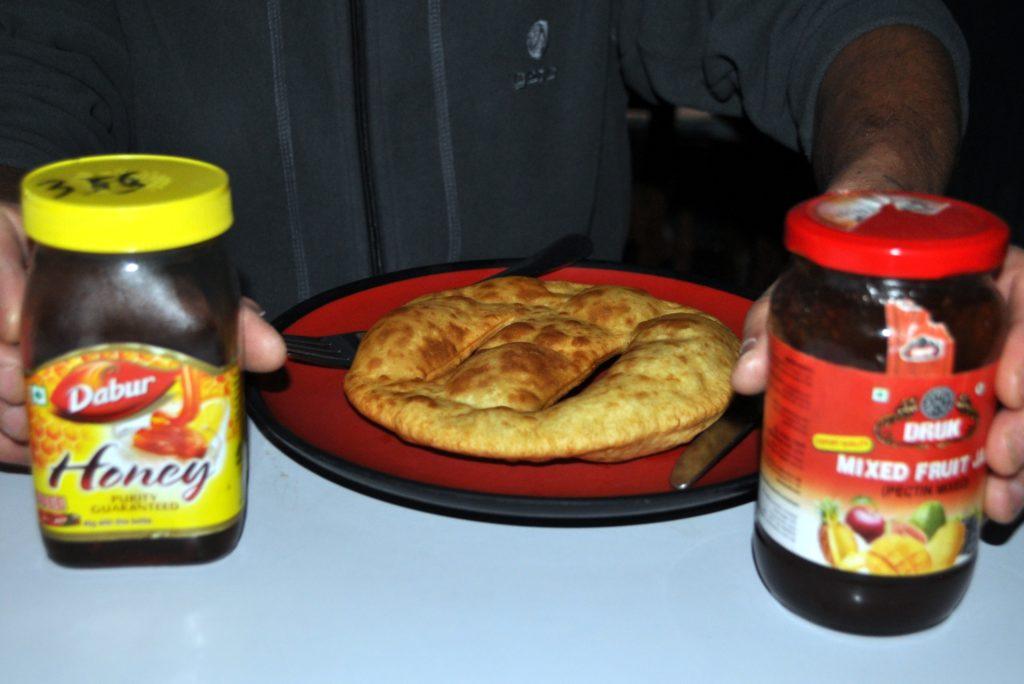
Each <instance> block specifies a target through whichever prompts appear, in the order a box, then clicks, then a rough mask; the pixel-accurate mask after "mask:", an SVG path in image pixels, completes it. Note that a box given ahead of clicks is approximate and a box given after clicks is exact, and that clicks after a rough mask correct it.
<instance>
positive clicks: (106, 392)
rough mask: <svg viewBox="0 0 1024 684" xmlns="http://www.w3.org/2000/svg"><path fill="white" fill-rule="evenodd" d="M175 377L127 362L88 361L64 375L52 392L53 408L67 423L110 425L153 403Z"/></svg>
mask: <svg viewBox="0 0 1024 684" xmlns="http://www.w3.org/2000/svg"><path fill="white" fill-rule="evenodd" d="M177 377H178V374H177V371H163V370H156V369H154V368H147V367H145V366H140V365H138V364H134V363H130V362H127V361H90V362H87V363H83V364H82V365H80V366H76V367H75V368H74V369H72V370H71V372H70V373H68V374H67V375H66V376H64V379H63V380H61V381H60V383H59V384H58V385H57V387H56V388H55V389H54V390H53V406H54V409H55V411H56V413H57V415H59V416H61V417H62V418H66V419H67V420H73V421H77V422H87V423H112V422H114V421H117V420H121V419H122V418H126V417H128V416H131V415H133V414H135V413H138V412H139V411H141V410H142V409H144V408H146V407H148V406H150V405H151V404H153V403H154V402H156V401H157V400H158V399H160V398H161V397H162V396H164V394H166V393H167V390H169V389H170V388H171V385H173V384H174V381H175V380H176V379H177Z"/></svg>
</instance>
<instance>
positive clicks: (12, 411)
mask: <svg viewBox="0 0 1024 684" xmlns="http://www.w3.org/2000/svg"><path fill="white" fill-rule="evenodd" d="M0 432H2V433H3V434H4V435H6V436H7V437H9V438H10V439H12V440H13V441H15V442H17V443H19V444H27V443H28V414H27V412H26V411H25V407H24V406H0Z"/></svg>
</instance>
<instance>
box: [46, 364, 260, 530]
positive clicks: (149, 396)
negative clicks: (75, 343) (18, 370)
mask: <svg viewBox="0 0 1024 684" xmlns="http://www.w3.org/2000/svg"><path fill="white" fill-rule="evenodd" d="M28 413H29V428H30V430H31V434H30V447H31V451H32V475H33V479H34V481H35V489H36V503H37V507H38V510H39V522H40V525H41V527H42V530H43V534H45V535H46V536H48V537H51V538H54V539H60V540H63V541H102V540H115V539H145V538H153V537H189V536H195V535H198V534H208V533H212V532H216V531H219V530H221V529H225V528H227V527H229V526H230V525H232V524H233V523H234V522H235V520H236V518H237V517H238V515H239V513H240V512H241V511H242V508H243V506H244V503H245V455H244V453H243V449H244V441H243V433H242V431H243V412H242V404H241V376H240V374H239V370H238V368H237V366H229V367H225V368H213V367H211V366H209V365H207V364H204V363H202V362H199V361H197V360H195V359H192V358H190V357H187V356H184V355H182V354H178V353H176V352H172V351H168V350H166V349H160V348H155V347H144V346H139V345H105V346H100V347H93V348H89V349H83V350H79V351H77V352H74V353H72V354H68V355H65V356H63V357H61V358H58V359H55V360H53V361H51V362H49V363H47V364H45V365H43V366H41V367H40V368H38V369H36V370H35V372H34V373H33V374H32V375H31V377H30V378H29V379H28Z"/></svg>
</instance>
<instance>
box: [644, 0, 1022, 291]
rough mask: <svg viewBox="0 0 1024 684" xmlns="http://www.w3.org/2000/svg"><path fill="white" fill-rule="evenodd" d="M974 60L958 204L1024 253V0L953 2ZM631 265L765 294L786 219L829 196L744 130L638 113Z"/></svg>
mask: <svg viewBox="0 0 1024 684" xmlns="http://www.w3.org/2000/svg"><path fill="white" fill-rule="evenodd" d="M945 2H946V4H947V6H948V7H949V8H950V10H951V11H952V12H953V15H954V17H956V20H957V22H958V23H959V24H960V28H961V30H962V31H963V32H964V35H965V37H966V39H967V43H968V45H969V47H970V50H971V91H970V98H971V111H970V116H969V121H968V127H967V132H966V134H965V136H964V140H963V143H962V147H961V150H960V155H959V160H958V163H957V167H956V169H955V171H954V174H953V178H952V180H951V183H950V187H949V188H948V190H947V194H949V195H950V196H952V197H957V198H960V199H964V200H967V201H969V202H973V203H975V204H978V205H980V206H982V207H985V208H987V209H989V210H990V211H993V212H995V213H996V214H998V215H1000V216H1002V217H1003V218H1004V219H1005V220H1006V221H1007V222H1008V223H1009V224H1010V228H1011V230H1012V231H1013V241H1014V242H1015V243H1016V244H1019V245H1024V0H945ZM630 132H631V135H632V138H633V165H634V186H633V216H632V222H631V229H630V240H629V244H628V246H627V249H626V261H628V262H631V263H635V264H640V265H643V266H651V267H662V268H671V269H673V270H675V271H677V272H679V273H681V274H684V275H685V276H687V277H690V278H693V279H698V280H700V279H704V280H709V279H710V280H712V281H716V282H720V283H726V284H729V285H730V286H731V288H732V289H735V290H738V291H740V292H745V293H747V294H754V293H759V292H760V291H762V290H763V289H764V288H765V287H767V286H768V285H769V284H770V283H771V282H772V281H773V280H774V279H775V277H776V276H777V275H778V273H779V271H780V270H781V269H782V268H783V267H784V266H785V264H786V260H787V255H786V253H785V251H784V249H783V247H782V225H783V219H784V217H785V212H786V210H787V209H788V208H789V207H790V206H792V205H793V204H795V203H796V202H799V201H800V200H802V199H805V198H807V197H810V196H813V195H814V194H816V192H817V188H816V187H815V184H814V181H813V178H812V177H811V172H810V168H809V165H808V164H807V161H806V160H805V159H804V157H803V156H802V155H800V154H798V153H795V152H792V151H790V150H787V149H785V148H783V147H781V146H780V145H778V144H776V143H774V142H772V141H771V140H769V139H767V138H766V137H765V136H763V135H761V134H760V133H758V132H757V131H755V130H754V129H753V128H751V127H750V126H749V125H748V124H746V123H745V122H742V121H735V120H731V119H722V118H717V117H709V116H707V115H703V114H701V113H699V112H693V111H688V110H678V109H674V108H672V107H668V106H664V107H649V106H638V107H636V108H634V109H633V110H632V111H631V114H630Z"/></svg>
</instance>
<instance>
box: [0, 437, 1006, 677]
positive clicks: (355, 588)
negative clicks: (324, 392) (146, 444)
mask: <svg viewBox="0 0 1024 684" xmlns="http://www.w3.org/2000/svg"><path fill="white" fill-rule="evenodd" d="M250 435H251V439H252V442H251V456H252V479H251V482H250V504H249V515H248V522H247V526H246V529H245V532H244V534H243V536H242V540H241V542H240V544H239V546H238V548H237V549H236V550H235V551H234V552H233V553H232V554H231V555H229V556H228V557H227V558H225V559H223V560H221V561H218V562H215V563H212V564H208V565H202V566H193V567H179V568H173V567H165V568H152V569H140V568H122V569H102V570H69V569H64V568H61V567H59V566H57V565H54V564H53V563H51V562H50V561H49V560H48V559H47V558H46V555H45V553H44V551H43V547H42V543H41V542H40V539H39V533H38V531H37V529H36V525H35V522H34V510H33V499H32V494H31V484H30V481H29V478H28V477H27V476H25V475H21V474H10V473H0V549H2V551H0V553H2V562H0V682H30V681H40V682H42V681H53V682H69V681H80V682H138V681H155V682H342V681H344V682H525V681H543V682H577V681H598V682H605V681H618V682H683V681H692V682H749V681H761V682H764V681H770V682H774V681H779V682H804V681H806V682H816V683H827V684H833V683H836V682H856V683H857V684H866V683H872V682H900V684H904V683H906V682H927V683H928V684H934V683H937V682H976V681H986V682H1020V681H1022V680H1024V658H1022V655H1021V653H1022V650H1024V539H1022V537H1024V533H1019V534H1017V535H1016V536H1014V537H1013V538H1011V539H1010V541H1009V542H1007V543H1005V544H1003V545H1001V546H992V545H988V544H986V545H984V546H983V548H982V550H981V557H980V561H979V563H978V568H977V572H976V574H975V578H974V582H973V584H972V586H971V588H970V591H969V592H968V594H967V597H966V599H965V600H964V602H963V604H962V605H961V606H960V608H959V609H958V610H957V612H956V613H955V614H954V615H953V617H952V618H951V619H950V620H948V621H946V622H945V623H944V624H942V625H940V626H938V627H936V628H933V629H931V630H928V631H926V632H923V633H920V634H916V635H911V636H905V637H896V638H869V637H856V636H848V635H844V634H839V633H835V632H831V631H828V630H826V629H823V628H819V627H816V626H814V625H812V624H809V623H807V622H805V621H803V620H801V619H800V618H797V617H795V616H794V615H792V614H790V613H789V612H787V611H786V610H785V609H783V608H782V607H781V606H779V605H778V604H777V603H776V602H775V600H774V599H773V598H772V597H771V596H770V595H769V594H768V592H767V591H766V590H765V589H764V587H763V586H762V585H761V582H760V581H759V580H758V577H757V574H756V571H755V569H754V564H753V561H752V560H751V554H750V534H751V525H752V519H753V510H754V509H753V505H752V504H745V505H741V506H738V507H735V508H731V509H728V510H725V511H719V512H716V513H711V514H707V515H703V516H699V517H691V518H683V519H679V520H673V521H669V522H657V523H648V524H636V525H624V526H616V527H598V528H582V529H566V528H539V527H523V526H514V525H501V524H493V523H485V522H476V521H468V520H461V519H456V518H450V517H445V516H441V515H435V514H430V513H423V512H419V511H416V510H412V509H408V508H404V507H401V506H397V505H394V504H391V503H385V502H383V501H379V500H377V499H374V498H372V497H369V496H366V495H363V494H359V493H356V492H353V491H350V490H348V489H346V488H344V487H341V486H339V485H337V484H334V483H331V482H329V481H327V480H325V479H322V478H320V477H319V476H317V475H315V474H313V473H312V472H310V471H308V470H306V469H304V468H303V467H301V466H300V465H298V464H296V463H295V462H293V461H292V460H290V459H289V458H287V457H285V456H283V455H281V454H280V453H279V452H278V451H277V450H276V449H275V448H274V447H273V446H271V445H270V444H268V443H267V442H266V441H265V440H264V439H263V437H262V436H261V435H260V434H259V432H258V431H256V430H254V429H253V430H251V432H250Z"/></svg>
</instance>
